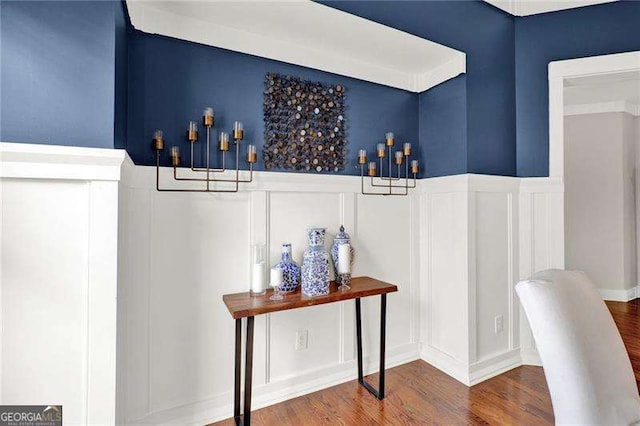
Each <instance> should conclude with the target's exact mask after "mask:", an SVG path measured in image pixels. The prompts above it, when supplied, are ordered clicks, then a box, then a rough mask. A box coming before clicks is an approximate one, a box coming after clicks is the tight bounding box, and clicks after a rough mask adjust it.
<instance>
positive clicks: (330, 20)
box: [127, 0, 466, 93]
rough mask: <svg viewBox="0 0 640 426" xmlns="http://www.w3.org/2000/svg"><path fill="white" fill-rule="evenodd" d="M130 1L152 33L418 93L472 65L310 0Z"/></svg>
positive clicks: (134, 15) (456, 54)
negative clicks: (222, 0) (242, 0)
mask: <svg viewBox="0 0 640 426" xmlns="http://www.w3.org/2000/svg"><path fill="white" fill-rule="evenodd" d="M274 5H275V7H274ZM127 8H128V10H129V15H130V17H131V23H132V24H133V26H134V27H135V28H136V29H138V30H141V31H144V32H147V33H151V34H161V35H166V36H170V37H175V38H179V39H182V40H189V41H193V42H196V43H201V44H207V45H210V46H215V47H221V48H224V49H228V50H232V51H236V52H242V53H248V54H250V55H255V56H260V57H263V58H268V59H275V60H278V61H282V62H287V63H291V64H295V65H301V66H304V67H308V68H313V69H318V70H321V71H327V72H331V73H334V74H339V75H344V76H347V77H353V78H357V79H360V80H365V81H370V82H373V83H379V84H384V85H386V86H391V87H396V88H399V89H404V90H409V91H411V92H416V93H420V92H423V91H425V90H427V89H429V88H431V87H433V86H436V85H438V84H440V83H442V82H444V81H446V80H449V79H451V78H453V77H455V76H457V75H459V74H462V73H464V72H465V71H466V56H465V54H464V53H463V52H460V51H458V50H455V49H451V48H449V47H446V46H443V45H441V44H438V43H434V42H432V41H429V40H425V39H423V38H420V37H417V36H414V35H412V34H409V33H406V32H403V31H400V30H397V29H395V28H391V27H388V26H385V25H382V24H379V23H376V22H373V21H369V20H366V19H363V18H360V17H358V16H355V15H351V14H349V13H346V12H342V11H340V10H337V9H333V8H331V7H328V6H324V5H322V4H319V3H315V2H313V1H308V0H303V1H294V2H289V1H286V2H285V1H283V2H280V3H278V2H276V3H274V2H271V1H256V2H219V1H212V2H185V1H169V2H147V1H132V0H128V1H127Z"/></svg>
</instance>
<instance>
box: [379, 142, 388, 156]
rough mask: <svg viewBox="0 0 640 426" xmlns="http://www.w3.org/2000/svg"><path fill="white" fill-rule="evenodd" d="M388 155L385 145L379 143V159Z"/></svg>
mask: <svg viewBox="0 0 640 426" xmlns="http://www.w3.org/2000/svg"><path fill="white" fill-rule="evenodd" d="M385 155H386V149H385V147H384V144H383V143H379V144H378V157H379V158H384V156H385Z"/></svg>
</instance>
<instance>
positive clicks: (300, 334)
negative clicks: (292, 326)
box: [296, 330, 309, 351]
mask: <svg viewBox="0 0 640 426" xmlns="http://www.w3.org/2000/svg"><path fill="white" fill-rule="evenodd" d="M308 347H309V331H308V330H300V331H296V351H302V350H305V349H307V348H308Z"/></svg>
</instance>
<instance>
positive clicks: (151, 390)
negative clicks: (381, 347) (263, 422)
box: [118, 159, 563, 424]
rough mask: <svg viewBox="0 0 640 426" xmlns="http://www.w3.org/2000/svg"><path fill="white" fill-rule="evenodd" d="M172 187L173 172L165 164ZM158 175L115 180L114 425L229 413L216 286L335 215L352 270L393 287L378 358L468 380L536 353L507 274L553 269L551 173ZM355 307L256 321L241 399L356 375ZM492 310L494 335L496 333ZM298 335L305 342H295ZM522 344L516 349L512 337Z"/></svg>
mask: <svg viewBox="0 0 640 426" xmlns="http://www.w3.org/2000/svg"><path fill="white" fill-rule="evenodd" d="M161 178H162V180H163V182H167V184H170V180H171V175H170V170H168V169H162V170H161ZM154 185H155V169H154V168H151V167H143V166H134V165H133V164H132V163H131V162H130V160H128V159H127V161H126V162H125V167H124V169H123V179H122V182H121V194H120V197H121V200H122V202H121V205H120V219H121V224H120V233H121V235H120V244H121V245H120V259H121V261H120V266H121V267H120V282H119V286H120V287H119V291H120V299H119V312H118V313H119V332H120V334H119V338H120V341H121V342H122V344H121V345H120V353H119V360H120V361H119V367H120V369H119V371H118V377H119V387H118V389H119V392H118V401H119V419H121V423H136V424H140V423H163V422H167V423H171V422H174V423H175V422H179V423H185V422H186V423H204V422H208V421H213V420H218V419H222V418H226V417H229V416H231V402H232V390H233V384H232V378H233V377H232V374H233V363H232V361H233V359H232V357H233V332H234V327H233V321H232V320H231V318H230V316H229V314H228V313H227V311H226V309H225V308H224V305H223V304H222V294H224V293H229V292H238V291H246V290H247V288H248V285H247V283H248V280H249V272H248V271H249V264H248V261H249V248H250V245H251V244H253V243H264V244H267V246H268V256H269V263H270V264H275V263H276V262H277V261H278V259H279V257H280V252H281V244H282V243H284V242H290V243H292V244H293V256H294V259H295V260H296V261H298V262H302V253H303V251H304V250H305V248H306V246H307V242H306V235H305V229H306V227H308V226H326V227H327V228H328V233H327V240H326V242H325V246H326V247H327V248H329V247H330V246H331V244H332V240H333V237H334V236H335V233H336V232H337V230H338V228H339V226H340V225H341V224H344V225H345V227H346V230H347V232H348V233H350V235H351V237H352V240H353V244H354V247H355V248H356V262H355V266H354V274H355V275H360V274H366V275H371V276H374V277H377V278H380V279H383V280H387V281H390V282H393V283H396V284H397V285H398V287H399V291H398V292H397V293H394V294H393V295H392V296H390V297H389V299H388V316H387V366H389V367H391V366H393V365H398V364H401V363H404V362H408V361H411V360H414V359H417V358H422V359H424V360H426V361H427V362H429V363H431V364H433V365H435V366H437V367H438V368H440V369H441V370H443V371H444V372H446V373H448V374H450V375H451V376H453V377H455V378H456V379H458V380H460V381H461V382H463V383H465V384H467V385H472V384H475V383H478V382H480V381H482V380H485V379H487V378H489V377H492V376H494V375H496V374H499V373H501V372H503V371H506V370H508V369H510V368H513V367H515V366H518V365H521V364H522V362H523V358H522V356H521V351H522V355H523V356H525V358H524V360H525V361H526V362H536V358H535V357H536V353H535V347H534V346H533V344H532V338H531V334H530V332H529V331H528V326H527V325H526V323H523V322H522V321H521V318H523V315H522V313H521V312H520V307H519V303H518V301H517V298H516V295H515V291H514V285H515V283H516V282H517V280H518V279H519V278H522V277H526V276H528V275H530V274H531V273H532V272H534V271H536V270H539V269H544V268H546V267H550V266H561V263H562V251H563V247H562V244H563V241H562V220H563V219H562V218H563V216H562V183H561V182H557V181H555V180H550V179H538V178H536V179H519V178H510V177H498V176H483V175H458V176H449V177H442V178H434V179H423V180H420V181H418V188H416V190H415V191H413V192H412V194H411V195H410V196H408V197H372V196H362V195H361V194H360V179H359V178H358V177H352V176H333V175H332V176H318V175H310V174H293V173H289V174H285V173H263V172H259V173H256V174H255V182H254V183H252V184H251V185H247V186H245V187H242V188H241V192H240V193H238V194H235V195H233V194H232V195H230V194H224V195H221V194H201V193H200V194H198V193H178V194H175V193H160V192H157V191H156V190H155V186H154ZM354 317H355V315H354V306H353V303H348V302H345V303H340V304H331V305H326V306H319V307H314V308H308V309H301V310H297V311H291V312H281V313H275V314H270V315H265V316H260V317H258V318H257V319H256V336H255V339H256V341H255V356H254V407H256V408H258V407H262V406H266V405H270V404H273V403H276V402H279V401H282V400H286V399H289V398H292V397H295V396H298V395H302V394H305V393H309V392H312V391H314V390H317V389H321V388H324V387H327V386H331V385H335V384H338V383H341V382H344V381H346V380H352V379H354V378H355V376H356V369H355V324H354V320H355V318H354ZM496 317H502V331H499V330H498V331H497V332H496ZM363 323H364V330H363V340H364V352H365V366H366V370H367V371H369V372H373V371H375V370H376V367H377V365H376V363H377V358H378V350H377V349H378V338H379V336H378V324H379V300H378V299H375V298H374V299H371V300H368V299H365V300H364V301H363ZM301 330H307V331H308V335H309V342H308V348H307V349H305V350H299V351H296V350H295V334H296V332H297V331H301ZM521 342H523V344H522V345H521Z"/></svg>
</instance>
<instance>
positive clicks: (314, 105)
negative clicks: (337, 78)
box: [264, 73, 347, 173]
mask: <svg viewBox="0 0 640 426" xmlns="http://www.w3.org/2000/svg"><path fill="white" fill-rule="evenodd" d="M345 126H346V119H345V87H344V86H341V85H336V86H329V85H324V84H321V83H317V82H312V81H303V80H300V79H298V78H295V77H291V76H283V75H280V74H275V73H269V74H267V76H266V78H265V91H264V133H265V134H264V140H265V144H264V165H265V168H266V169H267V170H271V169H284V170H302V171H315V172H319V173H320V172H325V173H326V172H338V171H340V170H343V169H344V166H345V158H346V154H347V149H346V143H347V140H346V131H345Z"/></svg>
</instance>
